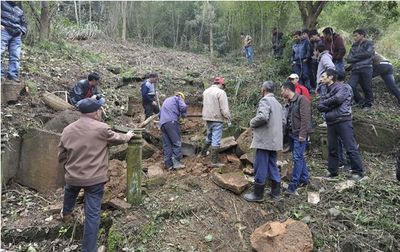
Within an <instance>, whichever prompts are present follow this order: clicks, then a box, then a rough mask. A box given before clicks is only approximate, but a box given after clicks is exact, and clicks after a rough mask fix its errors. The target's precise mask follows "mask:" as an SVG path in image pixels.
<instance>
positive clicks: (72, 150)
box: [58, 97, 134, 252]
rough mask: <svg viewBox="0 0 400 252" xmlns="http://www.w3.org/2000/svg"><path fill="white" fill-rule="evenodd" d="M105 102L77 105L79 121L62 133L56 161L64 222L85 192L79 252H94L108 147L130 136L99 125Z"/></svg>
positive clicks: (89, 100)
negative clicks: (62, 175)
mask: <svg viewBox="0 0 400 252" xmlns="http://www.w3.org/2000/svg"><path fill="white" fill-rule="evenodd" d="M104 102H105V100H104V98H100V97H98V98H85V99H83V100H81V101H79V102H78V109H79V111H80V112H81V113H82V115H81V117H80V118H79V120H77V121H75V122H73V123H71V124H70V125H68V126H67V127H65V129H64V130H63V133H62V135H61V140H60V144H59V153H58V160H59V162H60V164H61V166H62V167H63V168H64V169H65V182H66V185H65V188H64V204H63V209H62V212H61V217H62V219H63V221H64V222H67V221H69V220H71V219H72V218H73V216H72V211H73V209H74V206H75V201H76V198H77V196H78V194H79V191H80V190H81V189H82V188H83V189H84V191H85V226H84V231H83V245H82V251H84V252H92V251H97V248H96V247H97V245H96V243H97V233H98V231H99V225H100V207H101V199H102V197H103V193H104V184H105V183H106V182H107V181H108V176H107V169H108V154H109V153H108V146H109V145H110V144H123V143H126V142H128V141H129V140H130V139H131V138H132V137H133V135H134V134H133V132H132V131H129V132H128V133H126V134H119V133H116V132H114V131H112V130H111V129H110V127H109V126H108V125H107V124H105V123H103V122H101V110H99V109H100V107H101V106H102V105H103V104H104Z"/></svg>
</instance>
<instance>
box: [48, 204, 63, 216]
mask: <svg viewBox="0 0 400 252" xmlns="http://www.w3.org/2000/svg"><path fill="white" fill-rule="evenodd" d="M62 208H63V202H61V201H60V202H57V203H55V204H54V205H50V206H48V207H46V211H47V212H48V213H50V214H59V213H60V212H61V209H62Z"/></svg>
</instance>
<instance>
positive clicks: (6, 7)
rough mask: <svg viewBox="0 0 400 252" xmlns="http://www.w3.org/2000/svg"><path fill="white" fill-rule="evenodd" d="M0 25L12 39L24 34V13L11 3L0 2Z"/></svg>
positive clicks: (25, 28)
mask: <svg viewBox="0 0 400 252" xmlns="http://www.w3.org/2000/svg"><path fill="white" fill-rule="evenodd" d="M1 25H2V26H4V27H5V29H6V30H7V32H8V33H9V34H10V35H12V36H13V37H17V36H19V35H25V34H26V30H27V23H26V19H25V15H24V12H23V11H22V10H21V9H20V8H19V7H18V6H17V5H16V4H15V3H13V1H1Z"/></svg>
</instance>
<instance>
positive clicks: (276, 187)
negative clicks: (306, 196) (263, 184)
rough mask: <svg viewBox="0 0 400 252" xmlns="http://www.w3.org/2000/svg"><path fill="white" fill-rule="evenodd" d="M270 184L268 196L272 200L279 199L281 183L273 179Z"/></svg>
mask: <svg viewBox="0 0 400 252" xmlns="http://www.w3.org/2000/svg"><path fill="white" fill-rule="evenodd" d="M271 183H272V186H271V192H270V193H269V196H270V197H271V198H272V199H273V200H279V196H280V194H281V183H280V182H276V181H275V180H272V181H271Z"/></svg>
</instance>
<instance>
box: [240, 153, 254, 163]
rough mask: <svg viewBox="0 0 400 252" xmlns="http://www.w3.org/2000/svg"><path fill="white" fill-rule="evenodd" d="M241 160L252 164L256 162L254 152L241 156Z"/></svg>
mask: <svg viewBox="0 0 400 252" xmlns="http://www.w3.org/2000/svg"><path fill="white" fill-rule="evenodd" d="M240 160H242V161H243V162H245V163H249V164H251V165H253V164H254V152H249V153H245V154H243V155H241V156H240Z"/></svg>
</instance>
